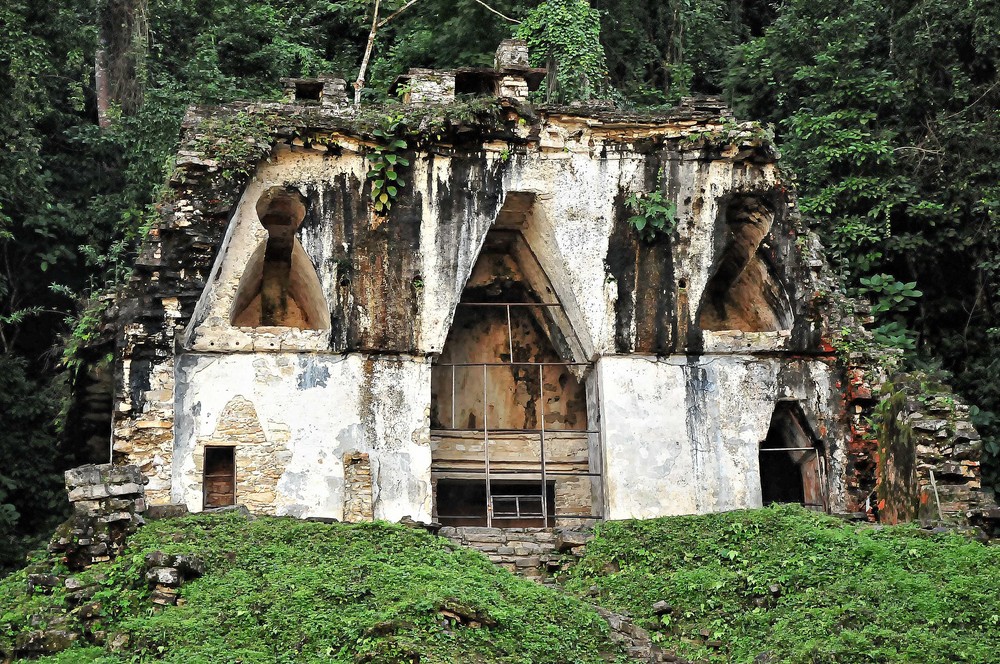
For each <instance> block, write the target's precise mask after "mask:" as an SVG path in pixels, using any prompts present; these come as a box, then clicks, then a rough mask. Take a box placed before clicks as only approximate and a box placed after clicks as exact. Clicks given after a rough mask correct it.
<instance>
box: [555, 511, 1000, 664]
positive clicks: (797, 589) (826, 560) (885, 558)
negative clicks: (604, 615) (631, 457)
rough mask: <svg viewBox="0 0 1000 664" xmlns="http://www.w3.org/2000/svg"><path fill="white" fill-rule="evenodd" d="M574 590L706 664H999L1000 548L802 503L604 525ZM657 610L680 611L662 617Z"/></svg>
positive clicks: (578, 573) (576, 574) (579, 570)
mask: <svg viewBox="0 0 1000 664" xmlns="http://www.w3.org/2000/svg"><path fill="white" fill-rule="evenodd" d="M568 585H569V588H571V589H574V590H576V591H578V592H586V591H587V590H588V589H590V588H591V587H592V586H596V587H597V588H598V590H599V593H600V598H601V599H600V600H599V603H601V604H603V605H605V606H607V607H608V608H611V609H617V610H627V611H630V612H632V614H633V615H634V616H635V617H636V618H638V619H639V621H640V623H641V624H643V626H645V627H649V628H650V629H652V630H653V633H654V638H655V639H659V640H661V641H662V642H663V643H664V645H666V646H667V647H669V648H675V649H677V650H678V651H679V652H680V653H681V654H683V655H686V656H688V657H690V658H692V659H695V658H696V659H698V660H700V661H712V662H747V663H748V664H749V663H750V662H755V661H767V662H782V663H783V664H795V663H802V664H806V663H810V664H813V663H820V662H823V663H826V662H844V663H850V664H856V663H858V662H921V663H933V662H989V661H996V659H995V658H996V653H997V652H998V651H1000V628H998V623H1000V550H998V549H995V548H992V547H987V546H984V545H982V544H979V543H976V542H973V541H969V540H968V539H965V538H963V537H961V536H958V535H930V534H928V533H926V532H922V531H919V530H917V529H916V528H914V527H911V526H896V527H886V528H874V527H871V526H867V525H853V524H846V523H844V522H842V521H840V520H838V519H835V518H832V517H827V516H823V515H818V514H815V513H812V512H808V511H806V510H804V509H802V508H800V507H797V506H776V507H773V508H768V509H763V510H752V511H739V512H728V513H725V514H712V515H705V516H690V517H674V518H666V519H654V520H649V521H624V522H610V523H605V524H602V525H601V526H600V528H599V529H598V534H597V538H596V539H595V540H594V541H593V542H591V544H590V545H588V547H587V553H586V556H585V557H584V558H583V560H582V561H581V563H580V564H579V565H578V566H577V567H576V568H575V569H574V570H573V571H572V573H571V578H570V579H569V580H568ZM772 586H774V587H775V588H773V589H772ZM660 600H665V601H666V602H668V603H669V604H670V605H671V606H672V607H674V611H673V612H672V613H671V614H669V615H667V616H664V617H663V618H658V617H657V616H656V615H655V614H654V612H653V604H654V603H655V602H657V601H660ZM702 630H707V633H708V635H709V636H708V639H706V638H705V637H703V636H702ZM709 640H718V641H720V642H721V646H717V647H711V646H710V645H709V644H708V643H707V641H709ZM762 653H769V658H762V659H760V660H757V659H755V658H757V657H758V656H760V655H761V654H762Z"/></svg>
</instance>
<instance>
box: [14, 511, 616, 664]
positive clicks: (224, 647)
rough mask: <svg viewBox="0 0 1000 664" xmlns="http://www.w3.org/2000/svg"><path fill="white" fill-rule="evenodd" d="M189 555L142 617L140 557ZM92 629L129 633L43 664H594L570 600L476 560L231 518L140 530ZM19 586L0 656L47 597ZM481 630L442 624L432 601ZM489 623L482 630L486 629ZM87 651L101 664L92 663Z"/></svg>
mask: <svg viewBox="0 0 1000 664" xmlns="http://www.w3.org/2000/svg"><path fill="white" fill-rule="evenodd" d="M154 550H160V551H164V552H166V553H191V554H195V555H198V556H201V557H202V558H203V559H204V560H205V561H206V563H207V566H208V573H207V574H206V575H205V576H204V577H202V578H201V579H198V580H194V581H191V582H189V583H187V584H185V585H184V586H183V587H182V589H181V597H182V598H183V600H184V603H183V604H182V605H179V606H176V607H169V608H167V609H166V610H164V611H162V612H160V613H155V614H153V613H152V612H151V610H150V607H151V604H150V602H149V600H148V590H147V589H146V588H145V584H144V583H143V582H142V580H141V579H142V571H143V569H142V567H143V556H144V555H145V554H146V553H148V552H150V551H154ZM97 572H103V573H104V574H107V576H108V578H107V580H106V581H104V586H103V589H102V590H101V592H100V593H98V595H97V597H96V599H98V600H100V601H101V603H102V604H103V606H104V608H105V612H106V617H105V621H104V622H105V624H104V626H103V628H104V629H106V630H108V631H109V633H118V632H123V633H126V634H128V635H129V636H130V645H129V647H127V648H126V649H125V650H123V651H122V652H120V653H117V654H110V653H105V652H104V651H103V650H100V651H98V650H95V649H93V648H89V649H83V648H82V647H81V648H80V649H74V650H71V651H68V652H67V653H64V654H62V655H60V656H59V657H58V658H52V659H51V660H50V661H54V662H78V661H88V662H89V661H107V662H119V661H133V658H134V659H135V660H138V661H147V660H152V659H157V660H162V661H164V662H183V663H185V664H195V663H201V662H204V663H209V662H211V663H213V664H214V663H217V662H234V661H242V662H245V663H250V662H269V663H270V662H327V661H332V662H353V661H376V662H395V661H406V662H408V661H411V656H412V655H413V654H419V655H420V661H421V662H456V661H463V662H464V661H470V662H472V661H474V662H504V663H517V662H523V663H525V664H527V663H529V662H567V661H572V662H597V661H600V657H599V652H600V651H602V650H609V651H613V650H614V647H613V646H612V645H610V643H609V642H608V641H607V639H606V637H605V631H606V626H605V624H604V623H603V621H602V620H601V619H600V617H599V616H597V614H596V613H595V612H594V611H593V610H592V609H590V608H589V607H587V606H586V605H584V604H583V603H582V602H579V601H577V600H575V599H572V598H570V597H567V596H565V595H563V594H561V593H558V592H556V591H553V590H551V589H548V588H544V587H542V586H539V585H537V584H535V583H533V582H530V581H526V580H524V579H521V578H519V577H516V576H514V575H512V574H510V573H508V572H506V571H504V570H501V569H499V568H497V567H495V566H494V565H492V564H491V563H490V562H489V560H487V558H486V557H485V556H483V555H481V554H479V553H477V552H473V551H468V550H465V549H457V550H453V547H452V545H451V544H450V543H449V542H448V541H447V540H444V539H441V538H437V537H433V536H431V535H429V534H427V533H426V532H424V531H419V530H413V529H409V528H404V527H402V526H396V525H389V524H385V523H375V524H358V525H343V524H335V525H324V524H317V523H307V522H302V521H298V520H295V519H276V518H261V519H256V520H253V521H248V520H247V519H246V518H241V517H239V516H237V515H225V516H192V517H187V518H184V519H175V520H165V521H154V522H152V523H150V524H149V525H147V526H146V527H144V528H143V529H142V530H140V531H139V533H138V534H136V535H134V536H133V538H132V539H131V540H130V543H129V549H128V552H127V554H126V555H124V556H122V557H121V558H119V559H118V560H116V561H114V562H112V563H109V564H104V565H99V566H96V567H95V568H93V570H91V573H97ZM24 588H25V576H24V573H23V572H22V573H19V574H17V575H14V576H13V577H10V578H9V579H7V580H4V581H3V582H0V607H4V608H3V609H0V652H2V651H4V650H8V651H9V649H10V646H11V642H12V639H13V637H14V635H15V634H16V632H18V631H20V629H21V628H22V627H23V626H24V625H26V624H28V622H29V620H30V616H31V615H32V614H33V613H38V612H40V611H42V610H43V609H44V608H45V607H46V606H60V605H61V603H62V598H61V597H60V596H59V595H56V596H53V597H48V596H36V597H27V596H26V595H25V594H24ZM448 603H451V604H452V605H458V606H461V607H465V608H466V610H467V611H471V612H474V613H478V614H479V615H480V616H482V617H483V619H484V620H485V619H486V618H487V617H488V618H489V622H490V625H489V626H486V625H484V626H480V627H474V626H468V625H463V624H457V623H454V622H449V620H448V618H447V616H446V615H443V614H441V613H440V609H441V608H442V607H444V606H445V605H446V604H448ZM492 621H495V622H496V624H495V625H492ZM95 653H100V654H101V656H102V657H103V658H104V659H98V660H94V657H95Z"/></svg>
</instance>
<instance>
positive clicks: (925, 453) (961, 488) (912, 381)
mask: <svg viewBox="0 0 1000 664" xmlns="http://www.w3.org/2000/svg"><path fill="white" fill-rule="evenodd" d="M891 388H892V391H893V392H894V398H890V400H889V401H888V402H887V406H884V407H883V408H884V409H885V412H884V414H883V415H882V416H883V417H888V418H891V422H890V424H891V427H889V428H888V431H887V432H886V434H885V435H884V436H883V437H884V438H886V440H880V441H878V455H879V459H878V461H879V472H878V474H877V476H878V486H877V495H878V498H879V502H878V508H879V516H880V518H881V520H882V521H886V522H889V523H895V522H898V521H908V520H912V519H919V520H920V521H922V522H924V523H933V522H940V521H956V520H958V521H965V520H966V519H972V520H973V521H978V520H980V519H981V518H982V517H984V516H986V517H987V518H990V517H991V515H992V513H993V512H994V510H995V509H996V503H995V501H994V498H993V496H992V494H991V493H989V492H986V491H983V489H982V481H981V476H980V465H979V455H980V452H981V447H982V443H981V440H980V436H979V433H978V432H977V431H976V429H975V427H974V426H973V425H972V423H971V422H970V420H969V406H968V405H966V404H965V403H963V402H962V401H961V400H960V399H959V398H958V397H956V395H954V394H953V393H952V392H951V390H950V389H948V388H947V387H946V386H944V385H942V384H941V383H939V382H937V381H935V380H933V379H931V378H929V377H927V376H922V375H912V376H896V377H894V379H893V380H892V383H891ZM883 391H885V388H883Z"/></svg>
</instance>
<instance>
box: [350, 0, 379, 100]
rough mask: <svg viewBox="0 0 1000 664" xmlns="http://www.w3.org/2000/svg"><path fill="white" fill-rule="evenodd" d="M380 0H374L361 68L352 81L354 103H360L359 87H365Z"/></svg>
mask: <svg viewBox="0 0 1000 664" xmlns="http://www.w3.org/2000/svg"><path fill="white" fill-rule="evenodd" d="M381 4H382V0H375V11H374V12H373V13H372V29H371V31H370V32H369V33H368V45H367V46H366V47H365V57H364V58H363V59H362V60H361V69H359V70H358V80H356V81H354V105H355V106H358V105H359V104H361V88H363V87H365V70H367V69H368V60H369V58H371V57H372V48H373V47H374V46H375V32H376V31H377V30H378V8H379V6H380V5H381Z"/></svg>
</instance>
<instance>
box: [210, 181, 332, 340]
mask: <svg viewBox="0 0 1000 664" xmlns="http://www.w3.org/2000/svg"><path fill="white" fill-rule="evenodd" d="M256 211H257V217H258V218H259V219H260V223H261V225H262V226H263V227H264V228H265V230H267V239H266V240H264V241H263V242H261V243H260V245H258V246H257V248H256V250H254V252H253V254H252V255H251V257H250V260H249V261H248V262H247V266H246V269H245V270H244V272H243V276H242V277H241V278H240V284H239V287H238V288H237V290H236V297H235V299H234V302H233V309H232V316H231V321H230V322H231V323H232V324H233V325H234V326H235V327H296V328H299V329H303V330H325V329H329V328H330V310H329V306H328V305H327V302H326V297H325V296H324V294H323V288H322V285H321V284H320V281H319V276H318V275H317V274H316V268H315V267H314V266H313V264H312V261H310V260H309V256H308V255H306V252H305V249H303V248H302V244H301V243H300V242H299V240H298V238H297V237H296V236H295V232H296V231H297V230H298V228H299V226H300V225H301V223H302V220H303V218H305V214H306V207H305V200H304V199H303V197H302V195H301V194H300V193H299V192H298V191H296V190H294V189H292V188H286V187H272V188H270V189H268V190H267V191H265V192H264V193H263V194H262V195H261V197H260V198H259V199H258V200H257V204H256Z"/></svg>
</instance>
